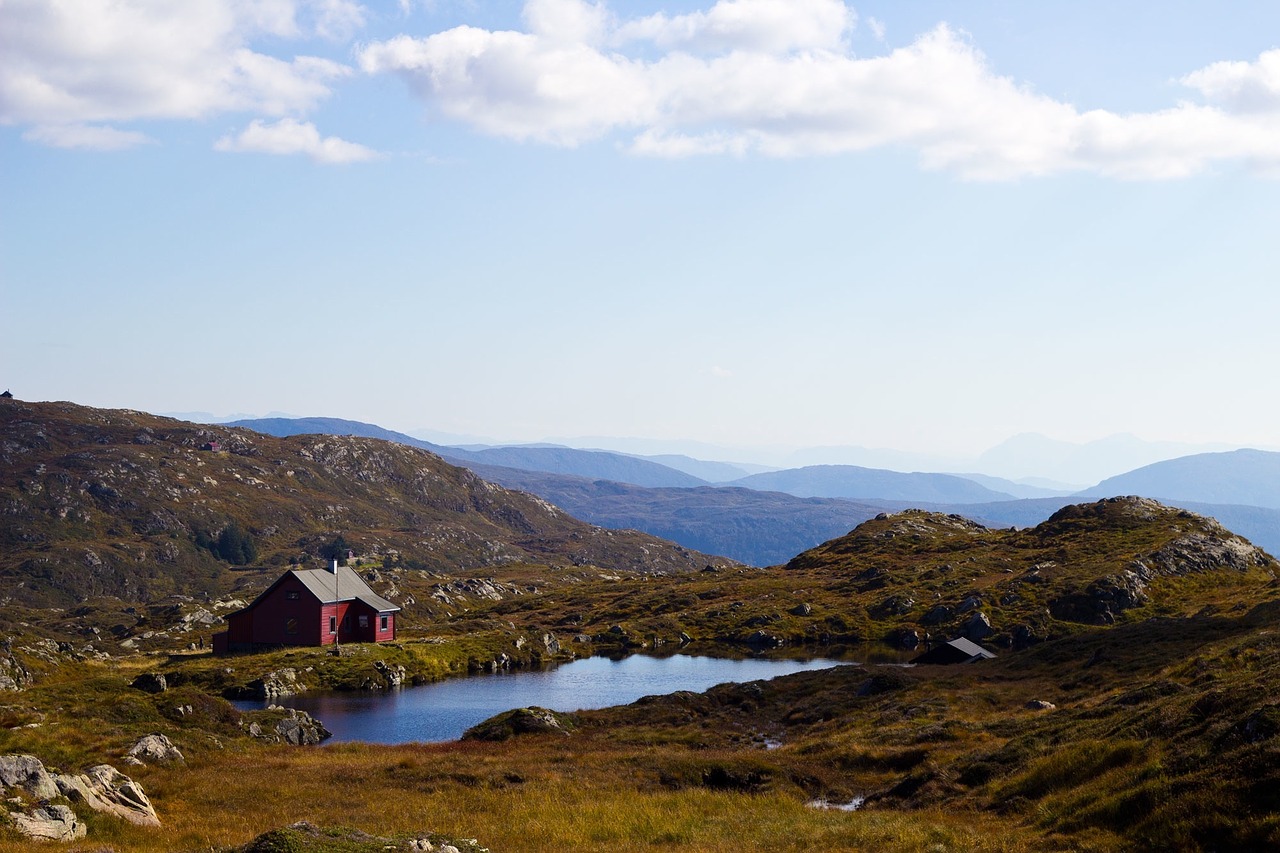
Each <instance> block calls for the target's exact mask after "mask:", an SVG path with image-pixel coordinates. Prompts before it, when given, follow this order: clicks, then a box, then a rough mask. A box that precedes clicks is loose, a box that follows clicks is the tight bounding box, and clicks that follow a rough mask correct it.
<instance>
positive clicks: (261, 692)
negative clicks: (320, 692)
mask: <svg viewBox="0 0 1280 853" xmlns="http://www.w3.org/2000/svg"><path fill="white" fill-rule="evenodd" d="M306 689H307V686H306V685H305V684H303V683H302V682H300V681H299V680H298V671H297V670H296V669H292V668H285V669H278V670H276V671H275V672H268V673H267V674H266V675H264V676H262V678H259V679H256V680H255V681H251V682H249V690H250V691H252V693H253V696H254V698H256V699H265V700H267V701H271V700H273V699H278V698H280V697H281V696H292V695H294V694H295V693H301V692H303V691H304V690H306Z"/></svg>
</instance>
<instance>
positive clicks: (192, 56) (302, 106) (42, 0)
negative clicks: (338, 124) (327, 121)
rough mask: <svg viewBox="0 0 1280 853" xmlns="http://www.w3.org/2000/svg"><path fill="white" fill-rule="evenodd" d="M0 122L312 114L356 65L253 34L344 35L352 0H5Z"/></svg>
mask: <svg viewBox="0 0 1280 853" xmlns="http://www.w3.org/2000/svg"><path fill="white" fill-rule="evenodd" d="M0 8H2V14H3V17H4V22H3V24H4V25H3V26H0V123H4V124H84V123H91V122H120V121H131V120H136V119H155V118H170V119H173V118H177V119H184V118H199V117H205V116H209V115H212V114H216V113H219V112H226V111H246V112H256V113H259V114H264V115H284V114H289V113H297V112H304V111H306V110H308V109H310V108H312V107H313V106H314V105H315V104H316V103H317V102H319V101H320V100H322V99H324V98H325V97H327V96H328V95H329V94H330V83H331V82H332V81H334V80H336V79H339V78H341V77H344V76H347V75H348V74H350V73H351V69H350V68H348V67H346V66H343V65H341V64H339V63H336V62H332V61H329V60H325V59H319V58H316V57H308V56H297V57H294V58H292V59H279V58H276V57H273V56H269V55H267V54H264V53H259V52H255V51H254V50H252V49H251V48H250V46H249V45H250V42H251V40H252V39H253V38H255V37H260V36H270V37H275V38H305V37H309V36H312V35H324V36H334V37H337V36H338V35H340V34H342V33H344V32H345V33H348V34H349V32H350V31H351V29H352V28H353V27H356V26H358V25H360V24H361V23H362V22H363V11H362V7H360V6H359V5H358V4H356V3H353V2H350V0H183V2H180V3H174V2H171V0H3V2H2V3H0Z"/></svg>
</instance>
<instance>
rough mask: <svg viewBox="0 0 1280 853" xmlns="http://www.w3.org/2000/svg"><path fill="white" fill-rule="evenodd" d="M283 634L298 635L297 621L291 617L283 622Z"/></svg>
mask: <svg viewBox="0 0 1280 853" xmlns="http://www.w3.org/2000/svg"><path fill="white" fill-rule="evenodd" d="M284 632H285V633H286V634H296V633H298V620H297V619H294V618H293V617H290V618H288V619H286V620H284Z"/></svg>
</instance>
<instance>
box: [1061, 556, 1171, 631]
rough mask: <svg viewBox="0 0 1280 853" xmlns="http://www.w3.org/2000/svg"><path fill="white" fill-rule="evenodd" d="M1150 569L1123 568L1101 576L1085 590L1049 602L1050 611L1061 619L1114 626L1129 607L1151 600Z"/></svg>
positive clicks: (1138, 605)
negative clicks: (1118, 617)
mask: <svg viewBox="0 0 1280 853" xmlns="http://www.w3.org/2000/svg"><path fill="white" fill-rule="evenodd" d="M1150 577H1151V575H1150V574H1149V573H1147V572H1143V573H1142V574H1139V573H1138V572H1135V571H1132V570H1131V569H1124V570H1122V571H1120V572H1118V573H1116V574H1114V575H1107V576H1106V577H1102V578H1098V579H1097V580H1095V581H1094V582H1093V583H1091V584H1089V586H1088V587H1086V588H1085V590H1084V592H1083V593H1073V594H1069V595H1064V596H1061V597H1059V598H1056V599H1054V600H1053V601H1051V602H1049V611H1050V612H1051V613H1052V614H1053V615H1054V616H1055V617H1057V618H1058V619H1063V620H1066V621H1070V622H1084V623H1086V624H1090V625H1111V624H1113V623H1114V622H1115V621H1116V617H1117V616H1119V615H1120V614H1121V613H1123V612H1124V611H1126V610H1129V609H1131V608H1134V607H1141V606H1142V605H1144V604H1146V603H1147V601H1148V597H1147V580H1149V579H1150Z"/></svg>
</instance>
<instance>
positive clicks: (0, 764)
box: [0, 755, 58, 800]
mask: <svg viewBox="0 0 1280 853" xmlns="http://www.w3.org/2000/svg"><path fill="white" fill-rule="evenodd" d="M0 787H3V788H21V789H23V790H24V791H26V792H27V793H28V794H30V795H31V796H33V797H35V798H36V799H40V800H48V799H52V798H53V797H56V796H58V785H57V783H56V782H54V780H53V777H52V776H51V775H49V771H47V770H45V769H44V763H43V762H42V761H41V760H40V759H38V758H36V757H35V756H34V755H0Z"/></svg>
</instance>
